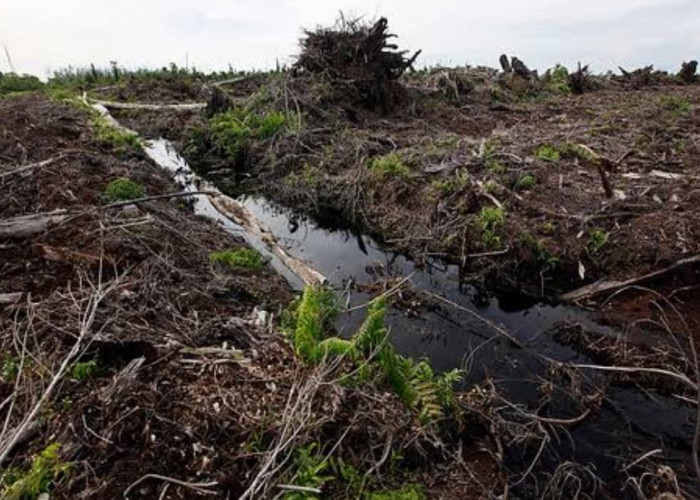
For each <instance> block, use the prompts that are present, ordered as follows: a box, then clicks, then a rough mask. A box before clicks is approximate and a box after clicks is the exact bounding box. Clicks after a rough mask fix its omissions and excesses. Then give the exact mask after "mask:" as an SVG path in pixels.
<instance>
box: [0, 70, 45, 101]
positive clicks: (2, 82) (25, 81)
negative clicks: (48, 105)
mask: <svg viewBox="0 0 700 500" xmlns="http://www.w3.org/2000/svg"><path fill="white" fill-rule="evenodd" d="M43 88H44V84H43V83H42V81H41V80H39V79H38V78H37V77H36V76H32V75H18V74H16V73H0V96H2V95H7V94H12V93H15V92H36V91H37V90H41V89H43Z"/></svg>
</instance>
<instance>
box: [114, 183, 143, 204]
mask: <svg viewBox="0 0 700 500" xmlns="http://www.w3.org/2000/svg"><path fill="white" fill-rule="evenodd" d="M145 195H146V190H145V189H144V187H143V186H142V185H141V184H139V183H137V182H134V181H132V180H131V179H129V178H127V177H119V178H117V179H114V180H113V181H111V182H110V183H109V184H108V185H107V188H106V189H105V192H104V197H105V199H106V200H107V201H109V202H110V203H115V202H118V201H129V200H137V199H139V198H143V197H144V196H145Z"/></svg>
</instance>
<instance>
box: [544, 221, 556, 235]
mask: <svg viewBox="0 0 700 500" xmlns="http://www.w3.org/2000/svg"><path fill="white" fill-rule="evenodd" d="M555 230H556V226H555V225H554V224H553V223H551V222H545V223H544V224H542V232H543V233H544V234H548V235H551V234H554V231H555Z"/></svg>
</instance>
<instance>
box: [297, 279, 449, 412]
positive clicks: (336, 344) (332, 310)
mask: <svg viewBox="0 0 700 500" xmlns="http://www.w3.org/2000/svg"><path fill="white" fill-rule="evenodd" d="M385 307H386V304H385V301H384V299H376V300H374V301H373V302H372V303H371V305H370V307H369V310H368V312H367V318H366V319H365V321H364V323H363V324H362V326H361V327H360V329H359V330H358V331H357V332H356V333H355V335H353V336H352V337H351V338H350V339H341V338H338V337H335V336H332V335H331V334H330V332H331V331H332V330H331V328H332V319H333V318H334V317H335V314H336V311H337V309H336V306H335V304H334V302H333V300H332V295H331V293H330V292H329V291H327V290H324V289H318V288H313V287H307V288H306V289H305V290H304V293H303V295H302V297H301V299H300V300H299V301H297V303H296V304H294V306H293V307H292V308H291V310H289V311H288V312H287V313H286V315H285V321H284V328H285V331H286V334H287V336H288V337H289V338H290V340H291V341H292V344H293V345H294V348H295V350H296V352H297V354H298V355H299V356H300V357H301V358H302V359H304V360H305V361H306V362H307V363H310V364H318V363H320V362H321V361H322V360H324V359H327V358H331V357H337V356H344V357H346V358H347V359H348V360H351V361H352V362H354V363H355V364H357V365H359V366H361V368H360V370H359V373H358V375H356V376H355V378H353V379H352V380H348V381H347V382H348V383H361V382H363V381H368V380H372V379H378V380H379V381H380V382H382V383H385V384H387V385H388V386H389V387H391V388H392V389H393V391H394V392H395V393H396V394H397V395H398V396H399V398H400V399H401V400H402V401H403V402H404V403H405V404H406V405H407V406H408V407H409V408H412V409H415V410H416V411H417V412H418V414H419V416H420V419H421V421H422V422H424V423H426V424H429V423H435V422H437V421H439V420H440V419H442V418H443V417H445V415H446V412H449V411H450V410H451V409H452V408H453V407H454V395H453V392H452V388H453V385H454V384H455V383H456V382H457V381H458V380H459V379H460V377H461V372H460V371H459V370H454V371H451V372H448V373H445V374H442V375H436V374H435V373H434V372H433V369H432V368H431V367H430V365H429V364H428V363H427V362H425V361H420V362H416V361H413V360H412V359H409V358H406V357H404V356H401V355H400V354H398V353H397V352H396V350H395V349H394V347H393V345H392V344H391V343H390V342H389V339H388V335H389V332H388V331H387V329H386V328H385V326H384V314H385Z"/></svg>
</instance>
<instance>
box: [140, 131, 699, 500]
mask: <svg viewBox="0 0 700 500" xmlns="http://www.w3.org/2000/svg"><path fill="white" fill-rule="evenodd" d="M147 152H148V153H149V155H150V156H151V157H152V158H153V159H155V160H156V161H157V162H158V163H159V164H161V165H162V166H164V167H165V168H168V169H169V170H171V171H172V172H174V173H176V174H177V175H176V176H177V178H178V180H179V181H180V182H182V183H183V184H185V185H186V186H188V188H189V189H191V190H194V189H197V188H198V187H200V188H201V187H202V181H201V180H198V179H196V177H195V176H193V174H192V173H191V172H190V171H189V168H188V167H187V165H186V163H185V162H184V160H182V159H181V158H180V157H179V156H177V154H176V153H175V152H174V151H173V150H172V149H171V148H170V147H169V146H168V143H167V142H166V141H154V142H152V143H151V145H150V146H149V147H148V149H147ZM239 201H241V202H242V203H243V204H244V205H245V206H246V207H247V208H248V209H249V210H250V212H251V213H253V214H254V215H255V216H256V217H257V218H258V219H259V220H260V221H262V223H263V224H265V225H267V226H268V227H269V228H270V229H271V230H272V232H273V234H275V235H276V236H277V238H278V240H279V241H280V243H281V244H282V245H283V246H284V247H286V249H287V250H288V251H289V252H290V253H291V254H292V255H294V256H296V257H298V258H300V259H302V260H305V261H307V262H309V263H310V264H312V266H313V267H314V268H315V269H316V270H317V271H319V272H321V273H322V274H324V275H325V276H326V277H327V278H328V280H329V283H330V284H331V285H332V286H333V287H335V288H336V289H337V290H339V291H341V293H342V292H343V291H346V290H348V289H349V288H348V283H354V284H358V285H369V284H372V283H375V282H376V281H377V278H378V276H380V277H395V278H403V277H406V276H409V275H411V274H412V273H413V274H412V277H411V282H412V286H413V287H414V288H415V289H417V290H420V291H422V292H427V293H428V294H436V295H439V296H441V297H445V298H447V299H449V300H450V301H452V302H454V303H455V304H458V305H459V307H461V308H464V309H466V310H468V311H470V312H467V311H464V310H460V309H459V308H457V307H453V306H451V305H447V304H443V303H441V302H435V301H430V304H431V307H428V308H425V307H418V308H417V309H416V311H413V312H410V311H406V310H405V309H403V308H402V309H390V310H389V311H388V316H387V322H388V326H389V327H390V329H391V334H392V337H393V341H394V344H395V346H396V347H397V349H398V350H399V351H401V352H402V353H403V354H405V355H407V356H411V357H414V358H426V359H428V360H429V361H430V363H431V365H432V366H433V367H434V368H435V369H436V370H437V371H444V370H449V369H453V368H465V369H467V375H466V377H465V381H464V387H465V388H468V387H469V386H471V385H473V384H474V383H475V382H480V381H483V380H484V378H485V377H489V378H491V379H492V380H493V381H494V383H495V384H496V386H497V387H498V389H499V391H500V392H501V394H503V395H504V397H506V398H507V399H508V400H509V401H511V402H512V403H515V404H523V405H525V406H526V407H527V408H528V411H529V412H532V413H535V412H537V411H538V410H537V408H538V401H540V400H541V399H542V393H541V391H540V388H541V385H542V381H543V380H546V379H548V377H549V375H548V373H547V370H546V366H544V364H543V363H542V362H541V360H540V358H539V355H545V356H547V357H549V358H553V359H555V360H558V361H569V362H575V363H591V362H592V361H591V360H590V359H588V358H587V357H586V356H585V355H583V354H581V353H579V352H577V351H576V350H575V349H573V348H572V347H569V346H565V345H562V344H560V343H558V342H557V341H556V340H555V338H554V336H553V332H554V331H555V330H556V328H557V327H559V326H561V325H563V324H566V325H571V324H578V325H581V326H582V327H583V328H585V329H587V330H589V331H594V332H597V333H600V334H603V335H609V336H615V335H616V332H615V331H613V330H611V329H610V328H608V327H605V326H602V325H599V324H597V323H596V322H595V321H594V320H593V319H592V317H591V316H590V315H589V314H588V313H587V312H585V311H582V310H580V309H576V308H572V307H568V306H563V305H554V306H553V305H548V304H544V303H532V302H531V301H527V300H524V299H523V298H519V297H501V298H500V299H499V298H493V297H491V298H489V297H483V296H481V295H480V294H479V293H478V292H477V290H476V289H475V288H473V287H471V286H468V285H465V284H464V283H462V282H461V280H460V274H459V269H458V268H457V267H456V266H447V265H443V264H441V263H439V262H429V263H428V264H426V265H425V266H424V267H423V268H421V269H417V268H416V267H415V266H414V264H413V263H412V262H411V261H410V260H408V259H406V258H405V257H403V256H401V255H396V254H394V253H392V252H390V251H387V250H386V249H383V248H382V247H381V245H379V244H378V243H377V242H375V241H374V240H372V239H371V238H369V237H367V236H365V235H361V234H353V233H352V232H348V231H340V230H329V229H324V228H321V227H318V226H317V225H316V224H314V222H313V221H308V220H304V219H301V218H299V217H297V216H295V214H293V213H292V212H290V211H289V210H285V209H283V208H281V207H278V206H276V205H275V204H274V203H271V202H269V201H267V200H264V199H261V198H255V197H249V198H243V199H241V200H239ZM195 209H196V211H197V212H198V213H200V214H202V215H206V216H209V217H211V218H214V219H215V220H218V221H219V222H220V223H221V224H222V225H223V226H224V227H225V228H227V229H228V230H230V231H232V232H235V233H238V234H242V232H241V229H240V228H239V227H237V226H236V225H235V224H233V223H232V222H231V221H229V220H228V219H226V218H225V217H224V216H222V215H221V214H219V212H218V211H217V210H216V209H215V208H214V207H213V206H212V205H211V204H210V203H209V201H208V200H207V199H206V198H205V197H197V199H196V201H195ZM244 236H246V237H248V238H249V236H248V235H244ZM249 241H250V243H251V244H252V245H253V246H255V247H257V248H258V249H259V250H261V251H263V252H266V249H265V245H264V244H263V243H262V242H260V241H256V240H255V239H254V238H253V239H252V240H251V239H250V238H249ZM272 264H273V265H274V266H275V268H276V269H277V270H278V271H279V272H281V273H282V274H283V275H284V276H285V277H287V278H288V280H289V281H290V283H291V284H292V285H293V286H295V287H297V288H300V285H301V284H300V283H299V281H298V279H296V277H295V276H294V275H293V274H291V273H290V272H289V270H288V269H286V268H285V267H284V265H283V264H282V263H281V262H279V261H278V260H276V259H273V261H272ZM351 288H352V287H351ZM351 288H350V289H351ZM416 297H417V298H418V299H419V301H420V302H424V301H425V299H426V298H427V297H426V296H425V295H421V294H420V293H419V294H418V295H417V296H416ZM370 298H371V296H369V295H366V294H364V293H359V292H352V293H351V294H350V297H349V302H348V305H349V306H351V307H352V306H354V305H357V304H364V303H365V302H366V301H367V300H369V299H370ZM474 313H476V315H475V314H474ZM363 314H364V313H363V311H356V312H352V313H349V314H344V315H342V316H341V318H340V319H339V322H338V329H339V330H340V332H341V334H345V335H350V334H352V333H353V332H354V331H355V330H356V329H357V327H358V326H359V324H360V323H361V322H362V320H363ZM477 315H478V316H480V317H482V318H485V319H486V320H488V321H490V322H493V323H495V324H497V325H499V326H501V327H502V328H504V329H505V330H507V332H508V333H509V334H510V335H511V336H513V337H515V338H516V339H517V340H518V341H519V343H520V344H521V345H522V346H523V348H521V347H518V346H516V345H514V344H513V343H512V342H510V341H508V340H507V339H505V338H504V337H503V336H501V335H499V334H498V333H497V332H496V331H495V330H494V329H493V328H492V327H491V326H489V325H488V324H487V323H486V322H484V321H482V320H481V319H479V317H477ZM586 376H587V377H589V378H588V379H584V381H583V382H582V385H583V388H584V391H585V390H586V389H587V390H592V387H593V386H594V385H596V384H597V383H600V382H601V381H602V376H601V375H600V374H597V373H592V372H590V373H587V374H586ZM554 382H556V381H554ZM569 396H570V395H569ZM575 403H576V401H572V398H571V397H568V396H567V394H563V395H561V396H556V397H554V398H553V399H552V402H550V403H548V404H547V406H546V411H547V412H548V413H546V414H547V416H551V417H557V418H571V417H574V416H576V415H577V412H580V409H578V410H577V405H576V404H575ZM693 419H694V410H692V409H690V408H689V407H688V406H687V405H686V404H684V403H681V402H680V401H678V400H677V399H673V398H669V397H666V396H661V395H658V394H652V393H647V392H643V391H641V390H639V389H637V388H634V387H631V386H630V387H618V386H613V387H612V388H610V389H609V390H608V391H607V398H606V400H605V401H604V402H603V403H602V406H601V408H600V409H599V410H597V411H596V412H595V413H594V414H593V415H592V416H591V417H589V418H588V419H586V420H585V421H583V423H581V424H580V425H578V426H576V427H574V428H573V429H571V428H570V429H569V432H570V435H558V437H557V439H552V441H551V442H550V444H549V446H547V447H546V449H545V452H544V453H543V455H542V459H541V468H540V469H539V470H540V472H542V470H543V469H544V470H546V469H547V468H550V469H553V468H554V467H555V465H556V464H559V463H562V462H564V461H567V460H571V461H577V462H580V463H583V464H590V466H591V467H592V469H593V470H594V471H595V474H596V475H597V476H599V477H601V478H602V479H604V480H605V481H606V482H609V485H610V486H609V493H607V495H608V496H609V497H610V498H622V497H626V496H628V495H629V489H626V490H625V491H624V492H623V491H622V488H623V487H624V482H625V479H626V474H625V473H624V472H623V468H624V466H625V464H629V463H631V462H632V461H633V460H634V459H635V458H637V457H639V456H641V455H643V454H644V453H647V452H650V451H652V450H656V449H660V450H661V452H660V453H659V454H657V455H655V457H656V458H659V459H661V460H662V461H664V462H665V463H669V464H671V465H672V466H674V468H678V469H682V468H683V466H684V464H687V463H688V459H689V456H690V446H691V445H690V443H691V439H692V433H693V426H694V421H693ZM535 448H536V447H535ZM536 451H537V450H536V449H534V450H533V449H529V448H517V447H515V448H514V449H513V450H511V451H510V452H509V453H507V457H506V459H507V464H508V465H509V467H510V468H511V470H513V471H514V478H516V479H517V476H518V473H519V472H522V471H524V470H526V469H527V467H528V465H529V464H530V461H531V460H532V458H533V457H534V455H535V452H536ZM518 471H519V472H518ZM545 483H546V477H545V476H544V475H542V474H540V477H539V478H538V481H535V480H534V479H530V480H528V481H524V482H523V483H522V485H521V486H520V487H519V488H518V489H516V490H515V491H514V492H512V493H514V494H515V495H518V496H520V497H522V498H530V497H534V496H539V495H540V494H541V492H542V489H543V487H544V484H545Z"/></svg>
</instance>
